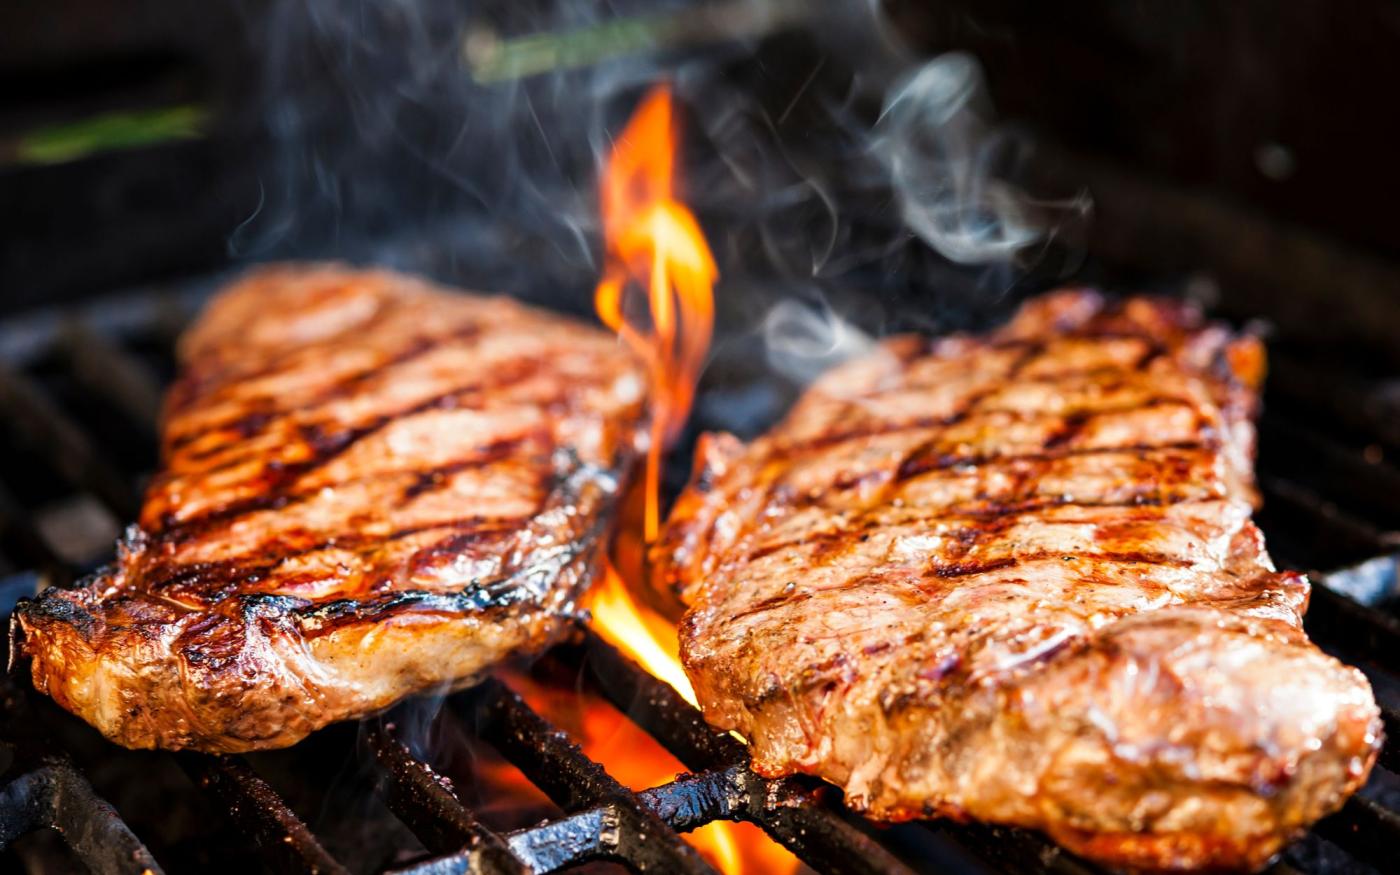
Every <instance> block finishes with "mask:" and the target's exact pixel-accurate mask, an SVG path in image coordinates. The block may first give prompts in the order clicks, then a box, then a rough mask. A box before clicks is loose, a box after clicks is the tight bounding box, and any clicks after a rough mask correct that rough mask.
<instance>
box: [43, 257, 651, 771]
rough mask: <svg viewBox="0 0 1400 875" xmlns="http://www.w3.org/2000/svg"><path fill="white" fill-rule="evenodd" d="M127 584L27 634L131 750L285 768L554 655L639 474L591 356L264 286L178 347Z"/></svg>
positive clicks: (609, 342)
mask: <svg viewBox="0 0 1400 875" xmlns="http://www.w3.org/2000/svg"><path fill="white" fill-rule="evenodd" d="M180 358H181V361H182V375H181V377H180V379H179V381H178V382H177V384H176V386H175V388H174V389H173V390H172V392H171V395H170V397H169V399H168V402H167V409H166V416H165V423H164V429H163V437H162V444H163V447H162V458H163V462H162V469H161V471H160V472H159V474H158V475H157V476H156V478H155V480H154V482H153V483H152V484H151V487H150V490H149V492H148V494H147V497H146V503H145V505H144V508H143V510H142V514H141V520H140V524H139V525H138V526H133V527H132V528H131V529H130V530H129V532H128V534H127V536H126V537H125V538H124V540H123V542H122V544H121V545H120V555H119V558H118V561H117V563H116V564H115V565H114V566H113V567H111V568H109V569H107V570H104V571H102V572H101V573H99V574H97V575H96V576H94V577H93V578H91V579H90V580H87V581H85V582H84V583H83V584H81V585H80V586H79V587H78V588H76V589H73V590H55V589H50V590H47V591H45V592H44V593H43V594H42V595H40V596H39V598H37V599H36V600H34V601H31V602H28V603H26V604H24V605H23V606H22V607H21V608H19V610H18V612H17V617H18V623H19V626H20V627H21V629H22V634H23V647H24V652H25V653H26V654H28V655H29V656H30V657H32V660H33V675H34V683H35V686H37V687H38V688H39V689H40V690H42V691H46V692H48V693H49V695H51V696H53V698H54V699H56V700H57V701H58V702H59V703H60V704H61V705H63V706H64V707H65V708H67V709H69V710H70V711H73V712H74V713H76V714H78V715H80V716H82V717H83V718H85V719H86V720H88V721H89V722H90V723H92V724H93V725H94V726H96V727H97V728H98V729H100V730H102V732H104V733H105V734H106V735H107V736H108V737H110V738H111V739H113V740H114V741H117V742H119V743H121V744H124V745H127V746H128V747H165V748H196V749H200V750H207V751H242V750H249V749H253V748H270V747H281V746H285V745H289V744H292V743H294V742H296V741H297V740H298V739H300V738H302V737H303V736H305V735H306V734H307V733H309V732H311V731H313V730H315V729H317V728H319V727H321V726H324V725H326V724H327V723H330V722H333V721H337V720H344V719H346V718H351V717H357V716H361V715H364V714H368V713H371V712H373V711H376V710H378V709H382V708H384V707H386V706H388V705H389V704H391V703H393V702H394V701H395V700H397V699H399V698H401V697H403V696H405V695H408V694H410V693H414V692H418V691H423V690H428V689H442V688H446V687H451V686H454V685H461V684H463V683H465V682H467V681H468V680H470V679H471V678H472V677H473V676H474V675H476V674H477V673H479V672H480V671H481V670H482V669H483V668H485V667H487V666H489V665H491V664H492V663H493V662H495V661H497V660H499V659H500V658H502V657H503V656H504V655H506V654H508V653H509V652H511V651H514V650H516V649H519V648H533V647H537V646H541V645H543V644H546V643H547V642H548V641H549V640H550V639H551V636H552V634H553V633H554V632H555V631H556V630H558V629H560V628H561V627H562V626H563V620H564V619H565V618H566V617H567V616H568V615H569V614H570V612H571V611H573V609H574V601H575V597H576V596H577V595H578V593H579V591H580V589H581V587H583V586H584V585H585V584H586V583H587V582H588V580H589V577H590V574H591V573H592V571H593V569H594V562H595V559H597V558H598V555H599V554H598V550H599V549H600V546H601V545H602V543H603V541H604V538H603V537H602V536H603V535H605V534H606V530H607V528H608V523H609V519H610V514H609V511H610V508H611V506H612V503H613V500H614V498H615V497H616V495H617V492H618V488H619V477H621V476H622V474H623V473H624V472H625V471H626V469H627V468H628V467H629V465H630V462H631V460H632V459H633V457H634V455H635V452H636V450H637V442H638V434H639V433H640V432H639V425H640V420H641V419H642V416H643V414H644V409H643V408H644V399H643V391H644V390H643V379H642V375H641V374H640V373H639V371H638V369H637V368H636V366H635V365H634V363H633V361H632V359H631V358H630V357H629V356H628V355H627V354H626V353H624V352H623V351H621V349H620V347H619V346H618V345H617V343H616V341H615V339H614V338H613V337H611V336H610V335H608V334H605V333H603V332H601V331H597V330H594V329H591V328H588V327H585V326H582V325H578V324H575V323H573V322H571V321H569V320H566V319H564V318H561V317H557V316H553V315H548V314H545V313H542V312H537V311H534V310H531V309H529V308H527V307H524V306H522V305H520V304H518V303H516V302H514V301H511V300H509V299H507V298H485V297H476V296H470V295H465V294H457V293H452V292H449V291H445V290H441V289H437V288H433V287H431V286H429V285H428V284H426V283H424V282H420V281H417V280H413V279H410V278H408V277H403V276H397V275H394V274H390V273H380V272H356V271H350V270H347V269H339V268H334V267H324V266H311V267H282V268H273V269H266V270H262V271H259V272H257V273H255V274H252V275H250V276H249V277H247V278H246V279H244V280H242V281H241V282H239V283H237V284H236V285H235V286H234V287H233V288H231V289H229V290H228V291H225V292H224V293H223V294H222V295H220V296H219V297H218V298H217V299H216V300H215V301H214V302H213V303H212V304H210V306H209V308H208V311H207V312H206V313H205V314H204V316H203V318H202V319H201V320H200V321H199V322H198V324H196V325H195V326H194V327H193V328H192V329H191V330H190V332H189V333H188V334H187V335H186V336H185V338H184V339H183V341H182V344H181V347H180Z"/></svg>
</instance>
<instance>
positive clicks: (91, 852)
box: [0, 756, 162, 875]
mask: <svg viewBox="0 0 1400 875" xmlns="http://www.w3.org/2000/svg"><path fill="white" fill-rule="evenodd" d="M46 828H47V829H52V830H54V831H56V832H57V833H58V834H59V835H61V836H62V837H63V840H64V841H65V842H67V843H68V845H69V847H71V848H72V849H73V852H74V853H76V854H77V855H78V857H80V858H81V859H82V860H83V861H84V862H85V863H86V864H87V866H88V868H89V869H91V870H92V872H93V873H94V875H160V873H161V871H162V870H161V867H160V864H159V863H157V862H156V860H155V858H154V857H153V856H151V852H150V851H148V850H147V849H146V846H145V845H144V844H142V843H141V840H140V839H139V838H137V837H136V835H135V834H134V833H133V832H132V831H131V829H130V828H129V827H128V826H127V825H126V824H125V823H124V822H122V819H121V817H120V816H119V815H118V814H117V812H116V810H115V809H114V808H112V806H111V805H109V804H107V802H106V801H105V800H104V799H102V798H101V797H99V796H98V795H97V794H96V793H94V792H93V790H92V785H90V784H89V783H88V782H87V779H86V778H84V777H83V776H82V775H81V774H79V772H78V770H77V769H75V768H74V767H73V764H72V763H70V762H69V761H68V760H67V758H66V757H60V756H55V757H45V758H44V759H43V760H42V761H41V762H39V763H38V764H36V765H35V766H34V767H33V768H31V769H28V770H25V771H23V772H21V773H20V774H19V775H18V776H17V777H14V778H12V779H10V782H9V783H8V784H6V785H5V786H4V787H3V788H0V847H3V846H5V845H8V844H9V843H10V842H12V841H14V840H15V839H17V838H19V837H20V836H23V835H27V834H29V833H31V832H34V831H36V830H40V829H46Z"/></svg>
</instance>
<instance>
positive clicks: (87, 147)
mask: <svg viewBox="0 0 1400 875" xmlns="http://www.w3.org/2000/svg"><path fill="white" fill-rule="evenodd" d="M208 118H209V113H208V111H207V110H206V109H205V108H204V107H202V106H198V105H196V104H181V105H179V106H169V107H162V108H160V109H148V110H135V111H130V112H110V113H104V114H102V115H97V116H92V117H91V118H85V119H81V120H79V121H75V122H67V123H64V124H60V125H53V126H51V127H46V128H39V129H37V130H33V131H29V132H27V133H24V134H22V135H21V136H20V137H19V139H18V141H17V142H16V143H15V147H14V150H13V153H12V155H13V158H12V160H13V161H14V162H16V163H21V164H59V163H62V162H64V161H74V160H77V159H79V158H84V157H87V156H88V155H93V154H96V153H99V152H109V151H112V150H114V149H132V148H135V147H138V146H149V145H153V144H155V143H164V142H169V141H172V140H189V139H194V138H197V137H200V136H203V134H204V126H205V124H206V122H207V121H208ZM4 151H8V150H4Z"/></svg>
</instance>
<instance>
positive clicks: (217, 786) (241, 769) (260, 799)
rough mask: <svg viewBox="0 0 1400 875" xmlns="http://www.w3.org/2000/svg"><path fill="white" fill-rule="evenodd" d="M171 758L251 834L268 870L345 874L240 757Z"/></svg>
mask: <svg viewBox="0 0 1400 875" xmlns="http://www.w3.org/2000/svg"><path fill="white" fill-rule="evenodd" d="M177 759H178V760H179V761H180V765H181V766H182V767H183V768H184V769H185V771H186V772H187V773H188V774H189V776H190V779H191V780H193V781H194V782H195V783H196V784H198V785H199V786H200V787H201V788H203V789H204V790H205V791H207V792H208V793H209V794H210V795H211V796H213V797H214V798H215V799H217V800H219V801H220V802H221V803H223V805H224V806H225V807H226V808H227V810H228V815H229V818H230V819H231V820H232V821H233V822H234V823H235V824H237V825H238V827H239V829H241V830H242V831H243V832H245V833H247V834H248V835H250V836H252V837H253V839H254V840H255V841H256V842H257V843H258V847H259V848H260V849H261V850H262V853H263V857H264V859H266V860H267V862H268V863H269V864H270V865H271V867H272V868H273V870H274V871H277V872H286V873H300V872H305V873H311V875H349V873H348V872H347V870H346V869H345V867H344V866H341V865H340V864H339V863H338V862H336V860H335V858H333V857H332V856H331V855H330V854H329V853H327V852H326V849H325V848H323V847H321V843H320V842H318V841H317V840H316V837H315V836H314V835H312V834H311V830H309V829H307V827H306V824H304V823H302V822H301V819H300V818H298V817H297V816H296V814H295V813H294V812H293V811H292V810H291V809H290V808H288V807H287V803H285V802H283V801H282V797H280V796H278V795H277V793H276V791H274V790H273V789H272V788H271V787H269V786H268V785H267V783H266V782H265V781H263V779H262V778H259V777H258V775H257V773H256V772H254V771H253V768H252V767H251V766H249V765H248V764H247V763H246V762H244V761H243V760H241V759H238V758H236V757H213V756H204V755H201V754H180V755H178V756H177Z"/></svg>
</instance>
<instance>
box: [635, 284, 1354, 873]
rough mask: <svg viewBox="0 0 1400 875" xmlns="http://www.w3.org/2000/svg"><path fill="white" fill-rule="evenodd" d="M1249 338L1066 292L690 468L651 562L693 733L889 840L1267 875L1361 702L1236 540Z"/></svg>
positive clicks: (903, 344) (862, 376)
mask: <svg viewBox="0 0 1400 875" xmlns="http://www.w3.org/2000/svg"><path fill="white" fill-rule="evenodd" d="M1262 370H1263V353H1262V349H1261V347H1260V345H1259V344H1258V342H1257V341H1256V340H1254V339H1252V338H1248V337H1233V336H1232V335H1231V334H1230V333H1229V332H1228V331H1227V330H1225V329H1224V328H1222V327H1221V326H1218V325H1210V324H1203V322H1202V320H1201V319H1200V317H1199V315H1198V314H1197V313H1196V312H1195V311H1194V310H1193V309H1191V308H1189V307H1187V306H1184V305H1180V304H1174V303H1168V302H1165V301H1153V300H1146V299H1134V300H1129V301H1127V302H1125V303H1122V304H1115V305H1108V304H1105V303H1104V302H1103V301H1102V300H1101V299H1100V298H1099V297H1097V296H1096V295H1093V294H1090V293H1083V292H1067V293H1060V294H1056V295H1052V296H1048V297H1045V298H1042V299H1040V300H1038V301H1035V302H1033V303H1031V304H1030V305H1028V306H1026V307H1025V308H1024V309H1023V310H1022V311H1021V313H1020V315H1019V316H1018V317H1017V318H1016V319H1015V320H1014V321H1013V322H1012V323H1011V324H1010V325H1008V326H1006V327H1005V328H1003V329H1001V330H999V331H997V332H995V333H993V334H991V335H989V336H987V337H984V338H972V337H963V336H959V337H950V338H946V339H943V340H936V341H927V340H922V339H918V338H913V337H903V338H898V339H894V340H891V341H888V342H886V343H885V344H883V345H882V347H881V348H880V350H879V352H878V354H876V355H874V356H872V357H869V358H866V359H863V360H860V361H856V362H852V363H849V364H847V365H845V366H843V367H840V368H838V369H836V370H835V371H834V372H832V373H829V374H827V375H826V376H825V377H824V378H823V379H821V380H820V381H818V383H817V384H816V385H814V386H813V387H812V388H811V390H810V391H809V392H808V393H807V394H806V395H805V396H804V397H803V398H802V400H801V401H799V403H798V404H797V406H796V408H795V409H794V410H793V411H792V413H791V414H790V415H789V416H788V417H787V419H786V420H785V421H784V422H783V423H782V424H781V425H780V426H779V427H778V428H777V429H776V430H774V431H773V432H772V433H771V434H769V435H767V436H765V437H763V438H761V439H759V440H757V441H755V442H754V443H752V444H750V445H748V446H743V445H741V444H740V443H739V442H738V441H737V440H735V439H734V438H732V437H728V436H719V437H712V438H709V439H708V440H707V441H706V443H705V444H704V445H703V446H702V449H701V452H700V456H699V459H698V463H697V473H696V477H695V480H694V482H693V483H692V485H691V486H690V487H689V489H688V490H687V491H686V492H685V493H684V494H683V495H682V497H681V499H680V501H679V503H678V505H677V507H676V509H675V511H674V513H673V515H672V518H671V521H670V523H669V526H668V528H667V530H666V532H665V533H664V535H663V538H662V541H661V542H660V543H659V544H658V545H657V547H656V548H655V550H654V554H653V563H654V567H655V568H656V569H657V571H658V573H659V574H660V575H661V580H662V581H664V582H665V583H667V584H669V585H671V586H674V587H676V588H677V589H678V591H679V592H680V594H681V596H682V598H684V599H685V601H686V602H687V603H688V604H689V606H690V608H689V611H688V612H687V614H686V617H685V620H684V623H683V626H682V629H681V647H682V656H683V659H684V662H685V666H686V670H687V672H688V673H689V675H690V678H691V680H692V681H693V682H694V685H695V689H696V692H697V694H698V695H699V698H700V702H701V704H702V706H703V707H704V711H705V716H706V717H707V719H708V720H709V721H710V722H712V723H713V724H714V725H716V726H718V727H720V728H723V729H733V730H737V731H738V732H740V733H742V734H743V735H744V736H745V737H746V738H747V739H748V740H749V743H750V745H751V747H752V752H753V759H754V764H755V767H756V768H757V769H758V770H759V771H760V772H762V773H764V774H767V775H781V774H787V773H791V772H808V773H812V774H815V775H820V776H822V777H823V778H825V779H827V780H829V781H831V782H833V783H835V784H838V785H840V786H841V787H843V788H844V789H845V792H846V798H847V800H848V802H849V803H850V804H852V805H853V806H854V807H856V808H858V809H861V810H864V811H867V812H869V813H870V814H871V815H873V816H875V817H878V818H885V819H902V818H913V817H923V816H951V817H958V818H975V819H979V820H985V821H994V822H1000V823H1007V824H1016V825H1020V826H1025V827H1033V828H1037V829H1041V830H1044V831H1046V832H1047V833H1049V834H1050V835H1051V836H1052V837H1053V838H1054V839H1056V840H1057V841H1058V842H1060V843H1061V844H1063V845H1065V846H1066V847H1068V848H1070V849H1072V850H1074V851H1076V852H1079V853H1081V854H1084V855H1087V856H1089V857H1092V858H1096V859H1098V860H1101V861H1105V862H1108V863H1112V864H1117V865H1127V866H1134V867H1144V868H1178V869H1190V868H1197V867H1211V868H1257V867H1260V866H1262V865H1264V863H1265V862H1266V861H1267V860H1268V859H1269V858H1270V857H1271V856H1273V855H1274V854H1275V853H1276V852H1277V851H1278V850H1279V849H1280V848H1281V847H1282V845H1283V844H1284V843H1285V842H1286V841H1288V839H1289V838H1290V837H1291V836H1294V835H1295V834H1297V833H1298V832H1299V831H1301V830H1303V829H1304V828H1306V827H1307V825H1308V824H1310V823H1311V822H1313V821H1314V820H1316V819H1317V818H1319V817H1321V816H1323V815H1324V814H1327V813H1328V812H1330V811H1333V810H1335V809H1336V808H1337V807H1338V806H1339V805H1340V804H1341V803H1342V801H1343V799H1344V797H1345V796H1346V795H1347V794H1349V793H1351V792H1352V791H1353V790H1355V789H1356V788H1357V787H1358V786H1359V785H1360V784H1361V783H1362V782H1363V780H1364V779H1365V777H1366V774H1367V772H1368V770H1369V769H1370V767H1371V764H1372V762H1373V761H1374V758H1375V756H1376V751H1377V748H1378V746H1379V735H1380V730H1379V722H1378V719H1379V718H1378V711H1377V707H1376V704H1375V701H1374V698H1373V696H1372V694H1371V690H1370V687H1369V686H1368V684H1367V682H1366V680H1365V678H1364V677H1363V676H1362V675H1361V674H1360V672H1358V671H1356V670H1355V669H1352V668H1348V667H1347V666H1344V665H1342V664H1340V663H1338V662H1337V661H1336V660H1334V659H1332V658H1330V657H1328V656H1326V655H1325V654H1323V653H1322V652H1321V651H1319V650H1318V649H1317V648H1316V647H1315V646H1313V645H1312V644H1311V643H1310V642H1309V641H1308V640H1307V638H1306V637H1305V635H1304V634H1303V632H1302V630H1301V619H1300V617H1301V614H1302V612H1303V611H1304V609H1305V607H1306V604H1307V599H1308V584H1307V581H1306V580H1305V579H1304V578H1303V577H1302V576H1300V575H1298V574H1293V573H1280V572H1277V571H1275V570H1274V568H1273V565H1272V563H1271V562H1270V560H1269V557H1268V555H1267V554H1266V553H1265V551H1264V544H1263V540H1262V538H1261V536H1260V533H1259V531H1258V530H1257V529H1256V528H1255V527H1254V525H1253V524H1252V523H1251V522H1250V513H1251V509H1252V504H1253V503H1254V501H1255V494H1254V489H1253V485H1252V477H1251V463H1252V457H1253V444H1254V431H1253V425H1252V416H1253V410H1254V408H1255V406H1256V390H1257V388H1258V383H1259V380H1260V379H1261V377H1262Z"/></svg>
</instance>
